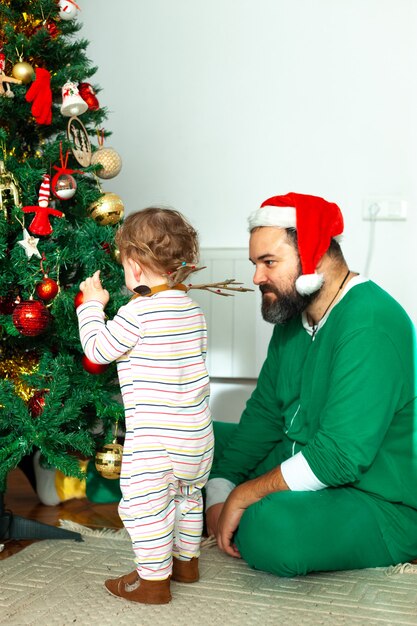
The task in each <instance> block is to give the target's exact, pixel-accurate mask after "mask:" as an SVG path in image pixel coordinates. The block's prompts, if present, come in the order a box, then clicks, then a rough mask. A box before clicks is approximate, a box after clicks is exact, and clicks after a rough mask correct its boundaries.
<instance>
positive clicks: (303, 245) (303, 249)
mask: <svg viewBox="0 0 417 626" xmlns="http://www.w3.org/2000/svg"><path fill="white" fill-rule="evenodd" d="M262 226H275V227H278V228H295V229H296V231H297V242H298V252H299V255H300V261H301V269H302V275H301V276H299V277H298V278H297V280H296V283H295V288H296V289H297V291H298V293H300V294H301V295H309V294H311V293H314V292H315V291H317V290H318V289H320V287H321V286H322V284H323V275H322V274H317V272H316V268H317V265H318V264H319V262H320V260H321V258H322V257H323V255H324V254H325V253H326V252H327V250H328V248H329V246H330V242H331V240H332V239H333V238H334V237H337V236H338V235H341V234H342V232H343V216H342V213H341V211H340V208H339V207H338V206H337V204H335V203H334V202H327V200H324V198H320V197H319V196H309V195H306V194H302V193H288V194H286V195H284V196H273V197H272V198H268V200H265V202H263V203H262V204H261V206H260V208H259V209H257V210H256V211H254V212H253V213H251V215H250V216H249V230H250V231H252V230H253V229H254V228H258V227H262Z"/></svg>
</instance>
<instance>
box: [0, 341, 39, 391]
mask: <svg viewBox="0 0 417 626" xmlns="http://www.w3.org/2000/svg"><path fill="white" fill-rule="evenodd" d="M38 368H39V355H38V354H37V352H36V351H35V350H23V351H21V350H18V349H17V348H15V347H14V348H12V347H10V346H6V347H1V348H0V378H2V379H3V380H11V381H12V382H13V386H14V392H15V394H16V395H17V396H18V397H19V398H21V399H22V400H23V401H24V402H28V400H29V399H30V398H31V396H32V395H33V394H34V392H36V389H33V387H31V386H30V384H29V383H28V382H26V380H25V376H30V375H31V374H34V373H35V372H36V371H37V370H38Z"/></svg>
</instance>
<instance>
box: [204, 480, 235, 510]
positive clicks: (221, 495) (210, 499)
mask: <svg viewBox="0 0 417 626" xmlns="http://www.w3.org/2000/svg"><path fill="white" fill-rule="evenodd" d="M235 487H236V485H235V484H234V483H232V482H231V481H230V480H227V479H226V478H210V480H209V481H207V484H206V510H207V509H208V508H210V507H211V506H213V504H219V502H225V501H226V500H227V496H228V495H229V493H230V492H231V491H233V489H234V488H235Z"/></svg>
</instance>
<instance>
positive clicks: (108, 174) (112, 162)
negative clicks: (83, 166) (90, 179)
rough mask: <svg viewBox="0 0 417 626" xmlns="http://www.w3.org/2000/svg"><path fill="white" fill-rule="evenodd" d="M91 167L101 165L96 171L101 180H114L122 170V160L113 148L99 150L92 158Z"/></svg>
mask: <svg viewBox="0 0 417 626" xmlns="http://www.w3.org/2000/svg"><path fill="white" fill-rule="evenodd" d="M91 165H101V167H100V169H98V170H97V171H96V174H97V176H98V177H99V178H106V179H107V178H114V177H115V176H117V174H118V173H119V172H120V170H121V169H122V159H121V158H120V155H119V154H118V153H117V152H116V150H113V148H99V149H98V150H97V151H96V152H93V154H92V156H91Z"/></svg>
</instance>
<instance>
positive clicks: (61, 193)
mask: <svg viewBox="0 0 417 626" xmlns="http://www.w3.org/2000/svg"><path fill="white" fill-rule="evenodd" d="M51 189H52V193H53V194H54V196H56V197H57V198H59V199H60V200H70V199H71V198H72V197H73V196H74V195H75V192H76V191H77V182H76V180H75V178H74V177H73V176H71V174H62V173H60V172H59V173H58V174H55V176H54V177H53V179H52V185H51Z"/></svg>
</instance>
